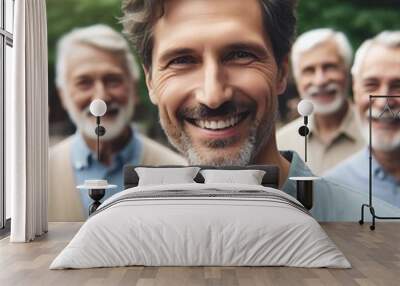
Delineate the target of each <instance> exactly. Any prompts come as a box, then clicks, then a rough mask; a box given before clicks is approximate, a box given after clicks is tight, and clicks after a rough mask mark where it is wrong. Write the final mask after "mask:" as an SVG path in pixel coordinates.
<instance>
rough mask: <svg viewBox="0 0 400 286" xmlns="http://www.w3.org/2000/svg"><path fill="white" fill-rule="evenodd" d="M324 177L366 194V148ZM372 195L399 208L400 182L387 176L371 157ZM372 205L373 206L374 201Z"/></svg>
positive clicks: (367, 164)
mask: <svg viewBox="0 0 400 286" xmlns="http://www.w3.org/2000/svg"><path fill="white" fill-rule="evenodd" d="M326 177H328V178H331V179H332V180H335V181H337V182H340V183H342V184H344V185H348V186H350V187H351V188H353V189H356V190H359V191H360V192H364V193H366V194H368V192H369V150H368V147H366V148H364V149H362V150H361V151H360V152H358V153H356V154H355V155H353V156H352V157H350V158H349V159H348V160H346V161H344V162H343V163H341V164H339V165H338V166H336V167H335V168H333V169H332V170H331V171H329V172H327V174H326ZM372 194H373V196H375V197H377V198H379V199H382V200H384V201H386V202H388V203H390V204H392V205H395V206H396V207H400V181H397V180H396V179H395V178H394V177H393V176H392V175H390V174H388V173H387V172H386V171H385V170H384V169H383V168H382V166H381V165H380V164H379V163H378V161H376V159H375V158H374V156H372ZM372 203H373V204H374V200H373V201H372Z"/></svg>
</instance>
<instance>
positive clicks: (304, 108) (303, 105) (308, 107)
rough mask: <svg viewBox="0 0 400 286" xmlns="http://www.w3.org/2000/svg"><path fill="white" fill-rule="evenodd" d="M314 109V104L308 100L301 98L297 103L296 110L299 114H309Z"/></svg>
mask: <svg viewBox="0 0 400 286" xmlns="http://www.w3.org/2000/svg"><path fill="white" fill-rule="evenodd" d="M313 110H314V105H313V104H312V102H311V101H310V100H307V99H303V100H301V101H300V102H299V104H298V105H297V111H298V112H299V114H300V115H301V116H309V115H310V114H311V113H312V112H313Z"/></svg>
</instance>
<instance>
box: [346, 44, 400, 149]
mask: <svg viewBox="0 0 400 286" xmlns="http://www.w3.org/2000/svg"><path fill="white" fill-rule="evenodd" d="M353 90H354V100H355V103H356V106H357V109H358V113H359V116H360V118H361V122H362V126H363V134H364V136H365V138H366V140H368V139H369V121H368V119H369V95H387V96H389V95H390V96H400V48H387V47H385V46H383V45H379V44H375V45H373V46H372V47H371V48H370V49H369V50H368V53H367V55H366V56H365V59H364V60H363V63H362V66H361V68H360V71H359V73H358V74H357V75H355V76H354V81H353ZM389 108H390V110H389ZM371 115H372V116H371V117H372V121H371V128H372V136H373V137H372V147H373V148H374V149H375V150H379V151H383V152H398V151H399V150H400V120H399V119H400V98H395V97H394V98H389V99H388V100H386V99H382V98H375V99H374V100H373V101H372V104H371Z"/></svg>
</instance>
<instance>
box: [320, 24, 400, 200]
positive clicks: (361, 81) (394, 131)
mask: <svg viewBox="0 0 400 286" xmlns="http://www.w3.org/2000/svg"><path fill="white" fill-rule="evenodd" d="M351 72H352V74H353V91H354V100H355V104H356V107H357V113H358V116H359V117H360V120H361V122H362V133H363V135H364V137H365V139H366V140H369V95H387V96H394V95H396V96H400V31H385V32H382V33H380V34H379V35H377V36H376V37H374V38H372V39H369V40H366V41H365V42H364V43H363V44H362V45H361V46H360V48H359V49H358V51H357V53H356V57H355V61H354V65H353V68H352V70H351ZM371 113H372V121H371V131H372V138H371V139H372V152H373V158H372V182H373V190H374V192H373V193H374V195H375V196H376V197H378V198H380V199H382V200H384V201H387V202H388V203H389V204H393V205H395V206H397V207H400V98H389V99H388V100H386V99H384V98H376V99H373V101H372V104H371ZM368 158H369V152H368V148H364V149H362V150H361V151H360V152H358V153H357V154H355V155H354V156H352V157H350V158H349V159H348V160H346V161H345V162H343V163H342V164H340V165H338V166H337V167H336V168H335V169H333V170H332V171H330V172H329V173H328V174H327V176H329V177H330V178H332V179H333V180H335V181H337V182H341V183H343V184H347V185H350V186H351V187H352V188H353V189H356V190H359V191H361V192H364V193H367V192H368V190H369V187H368V182H369V173H368V171H367V168H366V166H368V165H369V159H368Z"/></svg>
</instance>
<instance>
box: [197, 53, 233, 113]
mask: <svg viewBox="0 0 400 286" xmlns="http://www.w3.org/2000/svg"><path fill="white" fill-rule="evenodd" d="M203 72H204V75H203V84H202V87H201V88H199V89H198V90H197V91H196V100H197V101H198V102H200V103H202V104H204V105H206V106H207V107H209V108H212V109H216V108H218V107H219V106H221V105H222V104H223V103H225V102H227V101H229V100H230V99H231V98H232V96H233V92H232V88H231V87H230V86H229V85H227V78H226V75H225V74H224V71H223V67H221V66H220V64H218V63H217V62H214V61H209V62H207V63H205V65H204V71H203Z"/></svg>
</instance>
